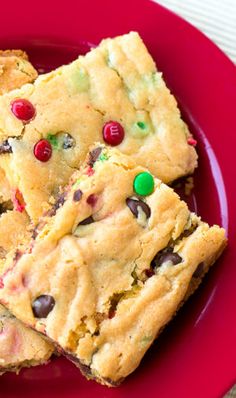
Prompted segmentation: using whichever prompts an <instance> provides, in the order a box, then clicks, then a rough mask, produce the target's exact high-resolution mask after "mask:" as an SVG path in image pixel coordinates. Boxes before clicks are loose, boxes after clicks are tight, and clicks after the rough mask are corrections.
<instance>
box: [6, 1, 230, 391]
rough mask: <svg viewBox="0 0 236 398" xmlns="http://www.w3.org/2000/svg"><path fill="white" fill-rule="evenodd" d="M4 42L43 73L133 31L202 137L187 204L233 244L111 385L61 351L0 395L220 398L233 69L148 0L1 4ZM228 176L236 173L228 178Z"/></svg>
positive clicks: (225, 377)
mask: <svg viewBox="0 0 236 398" xmlns="http://www.w3.org/2000/svg"><path fill="white" fill-rule="evenodd" d="M1 16H2V18H1V24H0V48H17V47H18V48H23V49H25V50H26V51H27V52H28V53H29V55H30V56H31V60H32V61H33V63H34V64H35V65H36V66H37V67H38V68H39V70H40V71H47V70H50V69H52V68H54V67H56V66H59V65H61V64H62V63H67V62H69V61H71V60H73V59H74V58H76V56H77V55H78V54H79V53H85V52H86V51H87V50H88V49H89V48H90V47H91V46H93V45H96V44H98V43H99V41H100V40H101V39H102V38H104V37H107V36H116V35H118V34H123V33H126V32H129V31H130V30H137V31H138V32H139V33H140V34H141V36H142V37H143V39H144V41H145V43H146V45H147V46H148V48H149V50H150V52H151V54H152V55H153V57H154V59H155V60H156V62H157V66H158V68H159V69H160V70H161V71H163V73H164V77H165V79H166V81H167V83H168V84H169V86H170V88H171V89H172V91H173V93H174V94H175V95H176V97H177V99H178V101H179V104H180V107H181V109H182V111H183V115H184V118H185V120H186V121H187V122H188V123H189V125H190V127H191V130H192V132H193V134H194V135H195V136H196V138H197V140H198V143H199V144H198V152H199V158H200V159H199V168H198V170H197V172H196V174H195V190H194V193H193V195H192V198H191V203H192V207H193V208H194V209H197V211H198V213H199V214H200V215H201V216H202V217H203V219H205V220H206V221H208V222H210V223H219V224H221V225H223V226H225V227H226V228H227V229H228V234H229V247H228V249H227V250H226V252H225V254H224V256H223V257H222V258H221V260H220V261H218V264H217V265H216V266H215V267H214V269H212V270H211V272H210V273H209V275H208V276H207V277H206V279H205V281H204V283H203V284H202V286H201V288H200V289H199V291H198V292H197V293H196V294H195V295H194V297H192V298H191V299H190V300H189V302H188V303H187V304H186V305H185V306H184V308H183V309H182V310H181V311H180V313H179V314H178V316H177V318H175V320H174V321H173V322H172V323H171V324H170V325H169V326H168V328H167V329H166V330H165V332H164V333H163V334H162V335H161V337H160V338H159V339H158V341H157V342H156V343H155V344H154V345H153V347H152V348H151V349H150V350H149V352H148V353H147V355H146V356H145V358H144V360H143V361H142V363H141V365H140V367H139V369H138V370H137V371H136V372H134V374H133V375H131V376H130V377H128V378H127V380H126V381H125V382H124V384H123V385H122V386H121V387H119V388H116V389H108V388H107V387H103V386H100V385H97V384H96V383H95V382H87V381H86V380H85V379H84V378H83V377H82V376H81V375H80V373H79V371H78V370H77V369H76V368H75V367H74V365H72V364H71V363H69V362H68V361H66V360H65V359H64V358H59V359H55V360H53V361H52V362H51V363H50V364H49V365H47V366H41V367H39V368H31V369H27V370H23V371H22V372H21V373H20V375H19V376H15V375H14V374H6V375H4V376H3V377H1V378H0V396H1V397H4V398H15V397H24V398H29V397H30V398H32V397H33V398H42V397H46V398H49V397H50V398H54V397H55V398H75V397H80V398H87V397H89V398H92V397H99V398H120V397H122V398H139V397H143V396H145V395H146V394H149V396H155V397H161V398H170V397H175V398H179V397H181V398H185V397H186V398H189V397H191V398H199V397H201V398H216V397H220V396H222V395H223V394H224V392H226V391H227V389H228V388H229V387H230V386H231V385H232V384H233V382H235V381H236V366H235V363H236V343H235V341H236V311H235V308H236V249H235V240H234V233H235V226H234V223H235V222H236V183H235V172H234V170H235V163H234V161H235V158H236V156H235V152H236V149H235V148H236V117H235V116H236V70H235V66H234V65H233V64H232V63H231V62H230V61H229V60H228V59H227V58H226V56H225V55H224V54H223V53H222V52H221V51H220V50H219V49H218V48H217V47H216V46H215V45H214V44H213V43H211V42H210V41H209V40H208V39H207V38H206V37H205V36H203V35H202V34H201V33H200V32H199V31H197V30H196V29H195V28H193V27H192V26H191V25H189V24H188V23H187V22H185V21H184V20H182V19H181V18H179V17H177V16H176V15H175V14H173V13H171V12H170V11H168V10H166V9H164V8H163V7H161V6H159V5H157V4H155V3H154V2H152V1H144V0H135V1H134V0H129V1H128V0H119V1H118V2H114V1H110V0H107V1H105V0H99V1H94V0H93V1H90V2H89V1H78V0H67V1H66V2H58V1H56V0H52V1H46V0H41V1H40V2H39V3H32V2H30V1H28V0H25V1H24V2H20V1H18V2H13V3H12V2H9V1H8V2H3V3H2V4H1ZM233 177H234V178H233Z"/></svg>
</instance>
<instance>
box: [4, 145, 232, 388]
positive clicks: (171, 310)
mask: <svg viewBox="0 0 236 398" xmlns="http://www.w3.org/2000/svg"><path fill="white" fill-rule="evenodd" d="M225 244H226V238H225V231H224V230H223V229H222V228H220V227H218V226H213V227H209V226H208V224H206V223H204V222H202V221H201V220H200V218H198V217H197V216H196V215H195V214H193V213H190V211H189V210H188V208H187V205H186V203H184V202H183V201H181V200H180V198H179V196H178V195H177V194H176V193H175V192H174V191H173V190H172V189H171V188H169V187H168V186H166V185H165V184H164V183H162V182H161V181H160V180H158V179H156V178H154V177H153V176H152V175H151V174H150V173H149V172H148V171H147V170H146V169H144V168H143V167H141V166H138V165H136V163H135V162H134V160H133V159H131V158H130V157H127V156H126V155H124V154H121V153H120V152H119V151H118V150H117V149H108V148H107V147H104V146H103V145H100V144H98V146H96V147H94V148H93V149H92V150H91V152H90V153H89V155H88V157H87V161H86V163H85V164H84V166H83V167H82V168H81V170H80V171H77V172H75V173H74V174H73V176H72V178H71V181H70V184H69V185H68V186H67V188H66V189H65V191H64V192H63V193H61V195H60V197H59V198H58V201H57V202H56V203H55V204H54V206H53V208H52V209H51V210H49V211H48V213H47V215H46V216H45V217H44V218H42V219H41V221H40V222H39V224H38V226H37V228H36V229H35V231H34V239H33V240H32V241H31V244H30V245H29V247H28V249H27V250H26V251H25V252H24V253H23V252H22V253H20V252H18V258H17V260H15V261H14V262H12V263H10V264H8V267H9V270H8V272H6V273H5V274H4V275H3V276H2V278H1V289H0V301H1V302H2V303H4V304H5V305H6V307H7V308H8V309H9V310H10V311H11V312H12V313H13V314H14V315H15V316H16V317H18V318H19V319H20V320H21V321H23V322H24V323H25V324H27V325H28V326H30V327H31V328H34V329H35V330H37V331H38V332H41V333H43V334H45V335H46V336H47V337H48V338H49V339H50V340H52V341H53V342H54V343H55V344H56V345H57V346H58V347H59V349H60V350H61V352H62V353H64V354H65V355H66V356H67V357H68V358H69V359H70V360H72V361H73V362H74V363H75V364H76V365H77V366H78V367H79V368H80V369H81V371H82V372H83V373H84V374H85V375H86V376H87V377H88V378H92V379H95V380H97V381H98V382H100V383H103V384H107V385H117V384H119V383H120V382H121V381H122V380H123V379H124V378H125V377H126V376H127V375H128V374H130V373H131V372H132V371H133V370H134V369H135V368H136V367H137V366H138V365H139V363H140V360H141V359H142V357H143V355H144V354H145V352H146V351H147V349H148V348H149V347H150V345H151V344H152V342H153V341H154V339H155V338H156V336H157V335H158V333H159V332H160V330H161V329H162V328H163V327H164V326H165V325H166V324H167V323H168V322H169V320H170V319H171V318H172V317H173V315H174V314H175V313H176V311H177V309H178V308H179V306H180V305H181V304H182V302H183V301H184V300H185V299H186V297H187V296H188V295H189V292H193V290H194V289H195V288H196V287H197V285H198V284H199V283H200V281H201V278H202V276H203V275H204V273H205V272H206V271H207V270H208V268H209V267H210V266H211V265H212V264H213V263H214V261H215V260H216V259H217V257H218V256H219V255H220V253H221V252H222V250H223V248H224V246H225Z"/></svg>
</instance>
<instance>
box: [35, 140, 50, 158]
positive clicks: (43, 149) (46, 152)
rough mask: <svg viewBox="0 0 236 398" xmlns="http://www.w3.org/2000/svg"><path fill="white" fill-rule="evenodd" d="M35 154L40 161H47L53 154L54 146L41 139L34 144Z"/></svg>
mask: <svg viewBox="0 0 236 398" xmlns="http://www.w3.org/2000/svg"><path fill="white" fill-rule="evenodd" d="M34 156H35V157H36V159H38V160H40V162H47V161H48V160H49V159H50V158H51V156H52V146H51V144H50V142H49V141H47V140H40V141H38V142H37V144H35V146H34Z"/></svg>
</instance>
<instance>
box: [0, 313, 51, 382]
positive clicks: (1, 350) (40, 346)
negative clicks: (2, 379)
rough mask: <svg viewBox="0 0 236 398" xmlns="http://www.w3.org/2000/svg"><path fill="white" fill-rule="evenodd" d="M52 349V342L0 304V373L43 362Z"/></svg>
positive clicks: (47, 358)
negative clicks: (27, 326) (25, 324)
mask: <svg viewBox="0 0 236 398" xmlns="http://www.w3.org/2000/svg"><path fill="white" fill-rule="evenodd" d="M53 351H54V348H53V345H52V344H49V343H48V341H46V339H44V338H42V336H40V335H39V334H38V333H35V332H34V331H33V330H30V329H28V328H26V327H25V326H24V325H23V324H22V323H21V322H20V321H18V320H17V319H16V318H14V317H13V316H12V315H11V314H10V312H9V311H7V310H6V309H5V308H4V307H3V306H2V305H0V375H2V374H3V373H5V372H9V371H11V372H17V373H18V372H19V371H20V369H21V368H23V367H30V366H35V365H40V364H45V363H47V361H48V360H49V358H50V356H51V355H52V353H53Z"/></svg>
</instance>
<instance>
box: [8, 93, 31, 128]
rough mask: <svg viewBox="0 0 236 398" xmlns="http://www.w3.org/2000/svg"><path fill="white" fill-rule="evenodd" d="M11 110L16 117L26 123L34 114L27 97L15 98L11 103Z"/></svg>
mask: <svg viewBox="0 0 236 398" xmlns="http://www.w3.org/2000/svg"><path fill="white" fill-rule="evenodd" d="M11 111H12V113H13V114H14V115H15V116H16V117H17V119H20V120H22V121H23V122H25V123H27V122H29V121H30V120H31V119H33V117H34V116H35V113H36V111H35V108H34V106H33V105H32V104H31V102H29V101H28V100H27V99H24V98H17V99H15V100H14V101H13V102H12V103H11Z"/></svg>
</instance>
